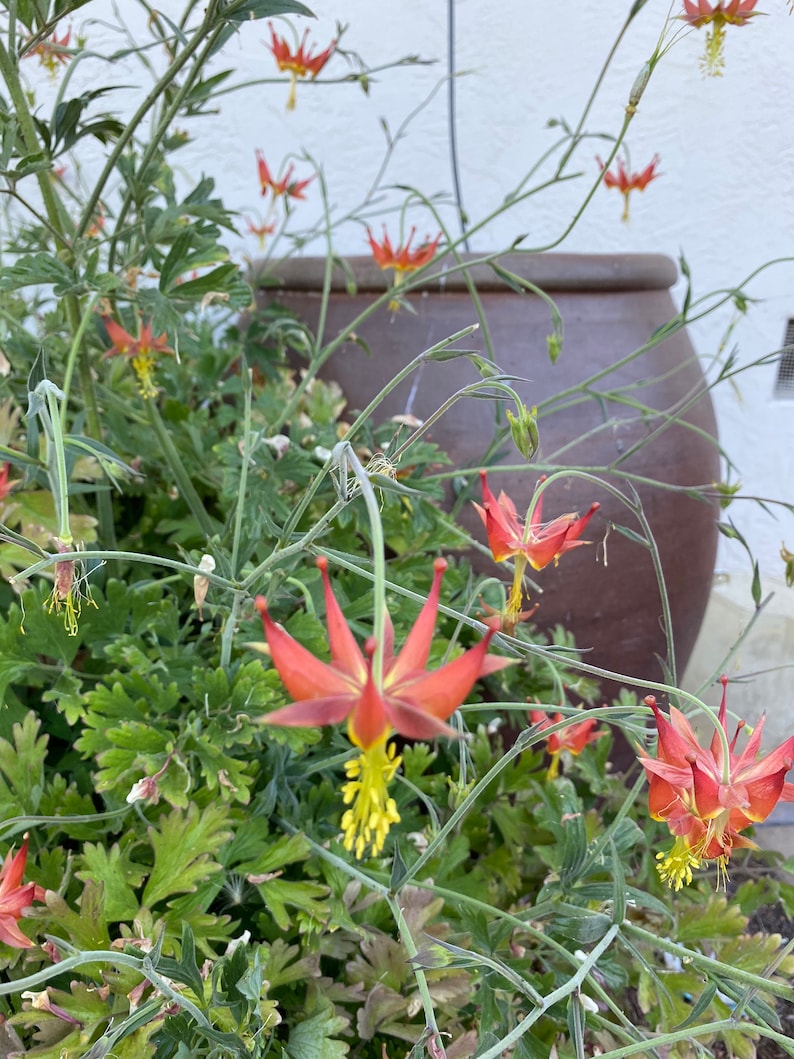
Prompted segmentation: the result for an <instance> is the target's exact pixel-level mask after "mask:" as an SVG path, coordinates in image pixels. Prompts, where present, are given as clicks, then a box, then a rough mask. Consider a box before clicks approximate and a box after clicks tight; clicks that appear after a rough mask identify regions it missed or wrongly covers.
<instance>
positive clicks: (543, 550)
mask: <svg viewBox="0 0 794 1059" xmlns="http://www.w3.org/2000/svg"><path fill="white" fill-rule="evenodd" d="M544 480H545V479H543V478H541V481H544ZM480 481H481V483H482V505H480V504H477V503H475V504H474V507H475V509H476V511H477V514H478V515H479V516H480V518H481V519H482V521H483V524H484V526H485V532H486V533H487V534H488V546H489V547H490V549H491V553H492V554H493V557H494V559H495V560H496V561H497V562H498V563H502V562H504V561H505V560H506V559H513V561H514V568H515V572H514V575H513V589H512V592H511V594H510V599H509V600H508V604H507V614H508V616H510V615H512V616H514V617H515V616H516V615H518V614H519V613H520V611H521V600H522V597H523V580H524V571H525V570H526V568H527V564H529V565H530V566H531V567H532V569H533V570H542V569H543V567H544V566H548V564H549V563H550V562H554V563H555V565H556V563H557V562H558V561H559V558H560V556H561V555H564V554H565V552H567V551H570V550H571V548H578V547H579V546H580V545H582V544H589V543H590V542H589V541H583V540H580V539H579V538H580V537H581V535H582V534H583V533H584V531H585V528H586V527H587V524H588V522H589V521H590V519H591V518H592V517H593V515H594V514H595V512H596V511H597V510H598V508H599V507H600V504H598V503H593V504H591V505H590V510H589V511H588V512H587V514H585V515H582V517H581V518H580V517H579V516H578V515H575V514H567V515H558V516H557V518H555V519H552V521H551V522H547V523H545V524H544V523H543V521H542V519H543V494H542V493H541V495H540V496H539V497H538V498H537V500H536V502H535V507H534V509H533V511H532V516H531V518H530V520H529V522H527V523H526V524H524V523H522V522H521V520H520V519H519V517H518V514H517V512H516V506H515V504H514V503H513V501H512V500H511V499H510V497H509V496H508V495H507V493H505V492H504V491H503V492H501V493H500V494H499V499H498V500H497V498H496V497H495V496H494V495H493V493H492V492H491V490H490V488H489V487H488V475H487V472H486V471H480Z"/></svg>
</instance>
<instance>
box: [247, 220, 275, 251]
mask: <svg viewBox="0 0 794 1059" xmlns="http://www.w3.org/2000/svg"><path fill="white" fill-rule="evenodd" d="M246 227H247V228H248V231H249V232H250V233H251V235H255V236H256V238H257V240H258V241H259V248H260V250H264V249H265V242H266V240H267V237H268V236H269V235H272V234H273V232H275V230H276V222H275V221H271V222H270V223H269V224H268V223H266V222H264V221H263V222H262V223H259V224H258V223H257V222H256V221H254V220H252V219H251V218H250V217H249V218H248V221H247V223H246Z"/></svg>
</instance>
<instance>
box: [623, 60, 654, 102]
mask: <svg viewBox="0 0 794 1059" xmlns="http://www.w3.org/2000/svg"><path fill="white" fill-rule="evenodd" d="M650 79H651V65H650V63H646V64H645V65H644V66H643V68H642V69H641V70H640V72H639V73H638V74H637V76H636V78H635V79H634V84H633V85H632V86H631V91H630V92H629V103H628V106H627V107H626V110H627V112H628V113H629V114H633V113H634V112H635V111H636V109H637V107H638V106H639V105H640V100H641V99H642V94H643V92H644V91H645V89H646V88H647V87H648V82H649V81H650Z"/></svg>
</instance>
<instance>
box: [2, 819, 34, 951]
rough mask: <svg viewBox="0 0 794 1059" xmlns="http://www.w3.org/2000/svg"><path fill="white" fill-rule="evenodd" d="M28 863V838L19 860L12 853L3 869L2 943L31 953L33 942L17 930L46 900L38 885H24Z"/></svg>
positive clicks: (9, 854) (19, 854)
mask: <svg viewBox="0 0 794 1059" xmlns="http://www.w3.org/2000/svg"><path fill="white" fill-rule="evenodd" d="M27 859H28V836H27V835H25V840H24V842H23V843H22V847H21V849H20V851H19V853H17V855H16V856H14V855H13V851H11V852H9V853H8V854H7V856H6V859H5V861H4V863H3V867H2V868H0V941H4V942H5V943H6V945H13V946H14V948H15V949H29V948H31V947H32V945H33V942H32V941H31V940H30V938H27V937H25V935H24V934H23V933H22V931H21V930H20V929H19V927H18V926H17V922H18V920H20V919H21V918H22V913H23V912H24V911H25V909H26V908H29V907H30V906H31V905H32V904H33V902H34V901H41V900H43V896H44V891H43V890H42V889H41V887H40V886H37V885H36V884H35V883H32V882H29V883H25V884H24V885H23V884H22V877H23V876H24V874H25V865H26V863H27Z"/></svg>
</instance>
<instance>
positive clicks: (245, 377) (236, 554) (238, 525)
mask: <svg viewBox="0 0 794 1059" xmlns="http://www.w3.org/2000/svg"><path fill="white" fill-rule="evenodd" d="M240 375H241V380H242V389H243V444H242V463H241V466H240V481H239V482H238V485H237V503H236V505H235V510H234V530H233V534H232V566H231V570H232V577H237V576H238V574H239V570H238V565H239V562H240V540H241V538H242V532H243V519H244V516H245V498H246V492H247V485H248V467H249V464H250V462H251V395H252V392H253V372H252V370H251V369H250V368H249V367H247V366H245V365H243V366H242V368H241V370H240Z"/></svg>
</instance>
